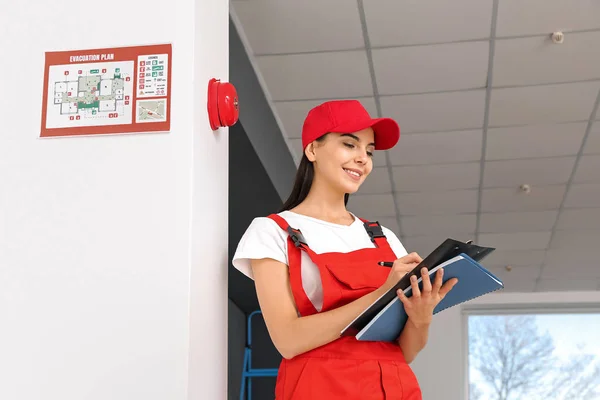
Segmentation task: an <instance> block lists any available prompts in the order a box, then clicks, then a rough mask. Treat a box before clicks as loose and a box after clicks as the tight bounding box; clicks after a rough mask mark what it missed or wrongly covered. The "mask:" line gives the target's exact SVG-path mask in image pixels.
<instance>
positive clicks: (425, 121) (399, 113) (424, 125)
mask: <svg viewBox="0 0 600 400" xmlns="http://www.w3.org/2000/svg"><path fill="white" fill-rule="evenodd" d="M381 108H382V113H383V115H386V116H389V117H392V118H395V119H396V120H397V121H398V123H399V124H400V126H401V128H402V129H403V131H404V132H427V131H453V130H463V129H476V128H481V127H482V126H483V114H484V108H485V90H469V91H464V92H446V93H435V94H419V95H405V96H384V97H381Z"/></svg>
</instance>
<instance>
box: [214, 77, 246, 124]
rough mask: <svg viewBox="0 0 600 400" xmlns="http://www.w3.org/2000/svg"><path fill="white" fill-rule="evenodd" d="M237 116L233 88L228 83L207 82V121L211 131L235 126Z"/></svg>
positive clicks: (215, 80)
mask: <svg viewBox="0 0 600 400" xmlns="http://www.w3.org/2000/svg"><path fill="white" fill-rule="evenodd" d="M239 114H240V111H239V108H238V97H237V92H236V90H235V87H233V85H232V84H231V83H229V82H221V81H220V80H219V79H214V78H213V79H211V80H210V81H209V82H208V120H209V121H210V127H211V128H212V130H213V131H216V130H217V129H219V128H220V127H225V126H232V125H235V123H236V122H237V120H238V117H239Z"/></svg>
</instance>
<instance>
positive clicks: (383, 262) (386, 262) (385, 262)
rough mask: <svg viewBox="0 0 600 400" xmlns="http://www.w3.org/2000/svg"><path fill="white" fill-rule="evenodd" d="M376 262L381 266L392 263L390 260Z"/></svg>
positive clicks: (388, 265)
mask: <svg viewBox="0 0 600 400" xmlns="http://www.w3.org/2000/svg"><path fill="white" fill-rule="evenodd" d="M377 264H379V265H381V266H382V267H392V266H393V265H394V263H393V262H392V261H379V262H378V263H377Z"/></svg>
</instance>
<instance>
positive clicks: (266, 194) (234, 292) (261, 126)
mask: <svg viewBox="0 0 600 400" xmlns="http://www.w3.org/2000/svg"><path fill="white" fill-rule="evenodd" d="M229 27H230V29H229V81H230V82H231V83H233V85H234V86H235V88H236V90H237V92H238V97H239V102H240V117H239V122H238V123H237V124H236V125H234V126H233V127H231V128H230V129H229V135H230V137H229V260H230V263H229V299H230V302H229V329H228V332H229V333H228V334H229V354H228V369H229V371H228V377H229V385H228V386H229V399H230V400H233V399H239V391H240V384H241V373H242V364H243V352H244V346H245V344H246V329H247V327H246V318H247V316H248V315H249V314H250V313H251V312H253V311H255V310H258V309H259V305H258V300H257V298H256V292H255V289H254V284H253V282H252V281H251V280H250V279H248V278H247V277H245V276H243V275H242V274H241V273H240V272H238V271H237V270H236V269H235V268H233V265H232V264H231V259H232V257H233V254H234V253H235V250H236V248H237V244H238V242H239V240H240V238H241V237H242V235H243V234H244V232H245V231H246V228H247V227H248V225H249V224H250V222H251V221H252V219H253V218H255V217H259V216H267V215H268V214H271V213H273V212H277V210H278V209H279V207H280V206H281V205H282V203H283V200H284V199H285V198H287V196H288V195H289V193H290V192H291V189H292V185H293V180H294V175H295V173H296V166H295V164H294V161H293V158H292V156H291V154H290V152H289V149H288V147H287V145H286V143H285V141H284V139H283V136H282V134H281V131H280V129H279V127H278V125H277V123H276V121H275V118H274V116H273V113H272V111H271V108H270V107H269V105H268V102H267V99H266V97H265V96H264V94H263V91H262V89H261V87H260V84H259V82H258V79H257V77H256V74H255V73H254V70H253V68H252V64H251V63H250V59H249V58H248V55H247V54H246V51H245V49H244V47H243V44H242V42H241V40H240V36H239V35H238V32H237V30H236V29H235V26H234V24H233V22H232V21H231V20H230V23H229ZM252 342H253V343H252V344H253V345H252V348H253V357H252V362H253V366H254V367H256V368H277V367H278V366H279V362H280V361H281V356H280V355H279V353H278V352H277V350H276V349H275V347H274V346H273V343H272V342H271V339H270V337H269V334H268V332H267V329H266V326H265V324H264V321H263V320H262V317H261V316H258V317H255V318H254V319H253V322H252ZM274 387H275V378H255V379H253V381H252V389H253V390H252V398H253V399H255V400H272V399H274V397H275V396H274Z"/></svg>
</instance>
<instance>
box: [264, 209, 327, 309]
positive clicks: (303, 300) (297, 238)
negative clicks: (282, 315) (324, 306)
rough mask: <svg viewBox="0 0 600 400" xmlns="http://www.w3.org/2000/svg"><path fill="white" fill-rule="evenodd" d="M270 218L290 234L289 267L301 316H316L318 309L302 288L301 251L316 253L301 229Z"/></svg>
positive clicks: (270, 216) (293, 291)
mask: <svg viewBox="0 0 600 400" xmlns="http://www.w3.org/2000/svg"><path fill="white" fill-rule="evenodd" d="M268 218H270V219H272V220H273V221H275V222H276V223H277V225H279V227H280V228H281V229H283V230H284V231H286V232H287V233H288V243H287V253H288V264H289V265H288V267H289V274H290V284H291V286H292V294H293V295H294V300H295V301H296V307H298V311H299V312H300V315H302V316H305V315H311V314H316V313H317V309H316V308H315V306H314V305H313V303H312V302H311V301H310V299H309V298H308V296H307V295H306V292H305V291H304V287H303V286H302V258H301V257H302V253H301V249H304V250H306V251H307V252H308V253H309V254H310V253H313V254H314V252H313V251H312V250H311V249H310V248H309V247H308V244H306V240H305V239H304V236H303V235H302V232H300V230H299V229H294V228H292V227H291V226H290V225H289V224H288V223H287V221H286V220H285V219H283V218H282V217H281V216H279V215H277V214H271V215H269V216H268Z"/></svg>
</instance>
